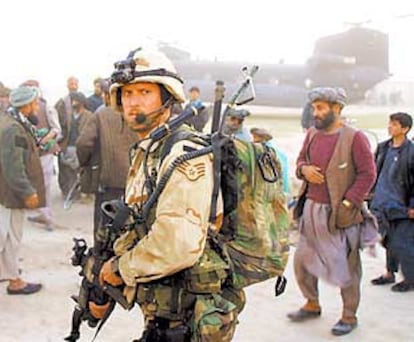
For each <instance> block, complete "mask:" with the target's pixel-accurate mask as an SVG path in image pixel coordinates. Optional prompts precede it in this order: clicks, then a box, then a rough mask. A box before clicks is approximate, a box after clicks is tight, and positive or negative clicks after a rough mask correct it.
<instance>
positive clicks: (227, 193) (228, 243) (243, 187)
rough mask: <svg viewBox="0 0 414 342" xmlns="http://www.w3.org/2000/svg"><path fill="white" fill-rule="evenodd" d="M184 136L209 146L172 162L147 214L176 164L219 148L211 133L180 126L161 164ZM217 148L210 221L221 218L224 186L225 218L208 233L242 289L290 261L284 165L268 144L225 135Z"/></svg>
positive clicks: (275, 273) (163, 152)
mask: <svg viewBox="0 0 414 342" xmlns="http://www.w3.org/2000/svg"><path fill="white" fill-rule="evenodd" d="M181 140H189V141H192V142H194V143H197V144H200V145H202V146H204V147H203V148H201V149H200V150H196V151H191V152H188V153H187V154H184V155H183V156H180V157H178V158H177V160H175V161H174V162H173V163H172V164H171V166H170V167H169V169H168V170H167V171H166V172H165V174H164V175H163V176H162V177H161V179H160V181H159V183H158V184H157V185H156V187H155V189H154V192H153V193H152V194H151V196H150V198H149V199H148V201H147V202H146V204H145V205H144V209H143V213H144V215H143V216H144V218H145V217H148V214H146V213H149V212H150V211H151V209H152V208H153V207H154V206H155V203H156V201H157V200H158V197H159V195H160V194H161V192H162V191H163V189H164V187H165V185H166V183H167V182H168V179H169V177H170V176H171V174H172V172H173V171H174V169H175V168H176V167H177V166H179V165H180V164H181V163H183V162H185V161H187V160H189V159H194V158H198V157H200V156H202V155H205V154H209V153H212V152H213V150H214V144H212V142H211V137H209V136H202V135H200V134H198V133H194V132H192V131H188V130H180V129H179V130H177V131H176V132H173V133H172V134H171V135H170V136H169V137H168V138H167V139H166V141H165V143H164V144H163V147H162V150H161V151H160V157H159V159H160V162H162V161H163V160H164V158H165V156H166V155H168V153H169V152H170V151H171V148H172V146H173V145H174V144H175V143H176V142H178V141H181ZM217 146H219V149H220V152H219V153H220V156H221V158H220V161H219V163H215V162H213V163H214V168H215V170H214V172H215V183H216V184H215V185H216V186H215V191H214V192H213V194H212V199H211V213H210V222H216V205H217V198H218V193H219V190H221V193H222V196H223V204H224V208H223V209H224V210H223V214H224V217H223V224H222V226H221V228H220V230H219V231H218V232H212V231H210V232H209V237H210V244H212V245H215V247H217V249H218V250H220V254H221V255H222V256H223V257H224V258H225V259H226V261H227V262H228V263H229V268H230V278H229V280H230V281H231V283H232V286H233V287H234V288H236V289H242V288H244V287H246V286H248V285H252V284H255V283H258V282H262V281H265V280H267V279H270V278H273V277H276V276H281V275H282V274H283V272H284V270H285V267H286V264H287V260H288V255H289V239H288V227H289V216H288V211H287V205H286V198H285V195H284V193H283V185H282V178H281V164H280V162H279V160H278V159H277V156H276V152H275V151H274V150H273V149H271V148H270V147H268V146H266V145H265V144H261V143H251V142H245V141H241V140H238V139H234V138H229V137H224V136H223V137H220V144H219V145H216V148H217ZM217 168H219V170H218V169H217ZM217 171H219V172H217ZM217 245H218V246H217Z"/></svg>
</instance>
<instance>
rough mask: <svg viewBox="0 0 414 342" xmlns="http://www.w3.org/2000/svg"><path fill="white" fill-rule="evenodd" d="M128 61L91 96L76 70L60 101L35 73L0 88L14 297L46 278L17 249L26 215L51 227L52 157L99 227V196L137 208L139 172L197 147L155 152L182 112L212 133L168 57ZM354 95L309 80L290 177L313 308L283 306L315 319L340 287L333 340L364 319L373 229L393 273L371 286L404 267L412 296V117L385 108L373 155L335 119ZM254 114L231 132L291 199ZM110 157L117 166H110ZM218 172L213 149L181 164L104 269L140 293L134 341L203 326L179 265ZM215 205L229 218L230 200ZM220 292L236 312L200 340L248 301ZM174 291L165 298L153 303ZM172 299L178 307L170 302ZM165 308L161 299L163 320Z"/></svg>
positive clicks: (0, 241) (143, 182)
mask: <svg viewBox="0 0 414 342" xmlns="http://www.w3.org/2000/svg"><path fill="white" fill-rule="evenodd" d="M134 58H135V62H136V66H135V67H136V69H135V70H134V73H133V74H132V77H131V78H130V79H128V80H127V81H122V82H121V81H119V82H117V81H116V80H115V81H112V82H110V81H109V80H108V79H100V78H98V79H96V80H94V82H93V85H94V94H93V95H92V96H90V97H86V96H85V95H84V94H83V93H81V92H79V89H78V88H79V84H78V80H77V79H76V78H75V77H70V78H69V79H68V80H67V88H68V94H67V95H65V96H64V97H62V98H61V99H59V101H58V102H57V103H56V104H55V105H54V106H50V104H48V103H47V102H46V100H45V99H43V98H42V95H41V90H40V89H41V87H40V85H39V83H38V82H37V81H35V80H28V81H25V82H24V83H22V84H21V85H20V86H19V87H18V88H16V89H13V90H11V91H10V90H9V89H7V88H6V87H5V86H3V85H2V86H1V87H0V222H1V226H0V279H1V280H6V281H8V282H9V284H8V286H7V293H8V294H10V295H18V294H32V293H35V292H38V291H39V290H40V289H41V284H37V283H29V282H26V281H25V280H23V279H22V278H21V276H20V274H19V265H18V254H17V251H18V247H19V245H20V243H21V240H22V234H23V220H24V210H26V209H31V210H32V214H31V216H29V217H28V220H29V221H31V222H36V223H40V224H42V225H44V227H45V229H47V230H53V229H54V217H53V213H52V209H51V184H52V181H53V179H54V178H53V175H54V158H55V157H56V156H57V158H58V184H59V188H60V191H61V193H62V196H63V198H66V197H67V196H68V195H69V193H70V191H71V189H72V188H73V186H74V185H75V184H76V183H77V182H79V183H80V193H78V194H75V197H76V196H77V197H79V198H81V199H82V198H89V197H90V195H91V194H93V195H94V196H93V197H94V199H95V205H94V232H95V233H96V231H97V229H98V227H99V226H100V225H102V224H103V223H105V220H107V218H106V217H105V216H103V215H102V212H101V210H100V208H101V204H102V203H103V202H104V201H108V200H112V199H117V198H121V197H124V199H125V202H126V204H127V205H129V206H130V207H131V208H132V207H134V208H135V207H139V208H142V206H143V205H144V204H145V201H146V200H147V199H148V197H149V196H150V195H151V193H152V188H151V186H152V185H151V184H148V177H147V175H146V174H145V173H146V167H147V165H150V167H151V174H152V175H153V178H152V179H153V181H154V182H155V181H156V180H157V176H158V175H160V174H162V173H164V172H166V170H167V168H168V166H169V165H170V164H169V163H172V162H173V161H174V160H175V159H176V158H177V157H179V156H181V155H183V153H184V152H188V151H197V150H198V149H200V146H199V145H197V144H196V143H194V142H192V141H186V142H185V143H183V142H182V141H181V142H180V141H179V142H177V143H176V144H174V146H172V147H171V146H170V147H169V150H168V151H167V152H165V155H163V156H162V157H161V158H160V154H161V155H162V154H163V153H164V149H163V148H162V147H160V146H158V145H155V146H154V145H153V144H151V143H150V139H149V137H150V133H151V132H153V131H154V130H155V129H156V128H158V127H160V126H162V125H164V124H166V123H168V121H169V120H170V118H171V117H174V116H175V115H176V113H177V112H180V111H181V109H183V108H186V106H196V107H197V108H199V110H200V114H202V115H200V116H199V117H196V118H193V119H191V120H188V121H187V124H188V125H189V126H192V129H193V130H194V131H198V132H202V131H203V130H205V127H206V124H207V122H208V121H209V120H210V116H211V115H210V113H209V108H208V106H207V105H205V104H203V103H202V102H201V99H200V91H199V89H198V88H197V87H192V88H191V89H190V92H189V98H190V100H189V101H188V102H186V98H185V94H184V90H183V89H184V88H183V83H182V80H181V78H180V77H179V75H178V74H177V72H176V70H175V68H174V66H173V65H172V63H171V62H170V61H169V60H168V59H167V58H166V57H165V56H163V55H162V54H160V53H158V52H157V53H155V52H146V51H145V50H139V51H137V52H136V56H135V57H134ZM160 70H163V71H162V72H161V71H160ZM346 100H347V97H346V93H345V91H344V90H343V89H340V88H331V87H324V88H315V89H313V90H312V91H311V92H310V93H309V103H308V105H307V108H306V112H307V113H310V112H312V114H311V120H307V123H308V122H311V123H309V125H308V124H306V129H307V130H306V137H305V140H304V143H303V146H302V148H301V151H300V153H299V156H298V158H297V162H296V175H297V177H298V178H299V179H300V180H302V181H303V185H302V188H301V190H300V193H299V195H298V202H297V205H296V208H295V213H294V214H295V218H296V219H297V220H298V221H299V233H300V239H299V243H298V245H297V249H296V251H295V256H294V271H295V276H296V280H297V283H298V285H299V288H300V290H301V292H302V294H303V296H304V298H305V299H306V303H305V304H304V305H303V306H302V307H301V308H299V309H298V310H297V311H295V312H292V313H289V314H288V318H289V319H290V320H292V321H294V322H303V321H305V320H308V319H315V318H318V317H320V316H321V313H322V308H321V305H320V303H319V293H318V279H323V280H325V281H327V282H328V283H330V284H333V285H335V286H338V287H339V288H340V290H341V296H342V301H343V311H342V314H341V316H340V319H339V320H338V322H337V323H336V324H335V325H334V326H333V327H332V330H331V331H332V334H334V335H344V334H348V333H350V332H351V331H352V330H354V329H355V328H356V327H357V323H358V320H357V309H358V305H359V302H360V296H361V293H360V283H361V260H360V249H361V248H363V247H368V248H369V249H370V250H371V251H372V250H373V249H374V246H375V244H376V243H377V242H378V234H377V229H378V227H379V233H380V237H381V238H380V239H381V243H382V244H383V246H384V247H385V248H386V251H387V264H386V273H385V274H383V275H381V276H379V277H378V278H376V279H373V280H372V284H374V285H385V284H391V283H394V282H395V281H396V278H395V274H396V272H398V270H399V269H401V272H402V275H403V278H404V279H403V281H401V282H399V283H397V284H395V285H393V286H392V288H391V289H392V291H396V292H407V291H410V290H414V221H413V220H414V146H413V143H412V142H411V141H410V140H409V139H407V133H408V132H409V131H410V129H411V127H412V117H411V116H410V115H409V114H407V113H394V114H392V115H390V117H389V125H388V130H389V134H390V139H389V140H387V141H384V142H382V143H381V144H380V145H379V146H378V149H377V152H376V154H375V155H373V154H372V153H371V150H370V146H369V142H368V140H367V138H366V137H365V135H364V134H363V133H362V132H361V131H358V130H355V129H353V128H351V127H348V126H347V125H345V124H344V123H343V121H342V120H341V112H342V109H343V108H344V106H345V105H346ZM174 106H175V111H174ZM177 106H178V110H177ZM180 108H181V109H180ZM249 115H250V112H249V111H248V110H246V109H231V110H230V111H229V112H228V113H227V117H226V122H225V129H224V133H225V134H226V135H228V136H231V137H233V138H234V139H240V140H244V141H251V142H255V143H262V144H265V145H266V146H267V147H268V148H270V149H272V150H273V151H274V152H275V153H276V155H277V156H278V159H279V161H280V163H281V166H282V183H283V191H284V192H285V193H286V194H288V193H290V188H289V183H290V182H289V171H288V169H289V165H288V160H287V156H286V154H285V153H284V152H283V151H282V150H280V149H279V148H278V146H277V144H276V143H275V140H274V139H273V136H272V134H271V133H270V132H269V131H268V130H266V129H264V128H252V129H251V130H248V129H247V127H245V125H244V121H245V119H246V117H248V116H249ZM304 127H305V126H304ZM131 146H133V148H132V150H131V151H130V147H131ZM160 151H161V152H160ZM143 163H147V164H145V165H144V164H143ZM112 165H116V166H117V172H116V173H114V172H113V170H112ZM213 173H214V172H213V163H212V160H211V158H210V157H209V156H208V155H205V156H202V157H199V158H198V159H197V161H196V162H195V161H191V160H190V161H188V162H187V163H186V164H184V166H182V167H180V168H178V171H177V172H175V173H173V174H172V176H171V177H170V179H169V181H168V184H167V186H166V189H165V191H164V192H163V194H162V195H161V196H160V197H159V198H158V200H157V203H156V210H155V211H154V212H153V213H152V217H151V222H150V223H148V225H149V226H150V228H151V229H150V230H149V231H148V232H147V233H146V234H145V236H144V237H140V239H139V242H138V243H137V242H136V241H137V237H136V236H131V235H130V234H129V235H126V236H122V237H121V238H120V239H119V240H118V241H117V243H116V245H115V250H116V255H117V256H116V257H115V258H112V259H110V260H108V261H107V262H106V263H105V264H104V266H103V267H102V270H101V271H100V279H101V281H102V282H105V283H108V284H111V285H113V286H118V285H119V284H125V285H126V286H128V287H131V288H135V287H136V286H138V287H137V290H136V291H137V301H138V304H139V305H140V306H141V308H142V311H143V314H144V316H145V323H146V330H145V332H144V335H143V338H142V339H141V340H140V341H190V340H193V338H194V336H193V335H194V334H196V332H194V331H193V330H191V329H190V328H189V326H188V319H189V316H191V315H193V314H194V312H195V311H196V309H195V307H197V310H198V309H200V308H199V307H198V305H202V304H200V303H201V302H200V303H199V302H198V300H199V298H198V297H197V298H196V299H195V298H194V296H192V295H191V293H188V292H186V291H185V289H183V288H182V287H180V286H181V285H180V284H181V283H180V282H179V281H178V279H179V275H180V274H181V273H180V272H181V271H183V270H185V269H188V268H191V267H193V266H194V265H195V264H196V262H197V261H198V260H199V258H201V257H202V256H203V255H204V254H203V253H204V249H203V246H204V244H205V241H206V238H207V231H208V227H209V225H210V224H211V222H209V213H210V202H209V201H206V200H205V196H206V195H205V194H206V193H212V192H213V187H214V184H213V183H214V182H213ZM150 179H151V178H150ZM88 196H89V197H88ZM219 203H221V202H220V201H219ZM367 203H368V205H369V209H370V210H369V209H368V207H367ZM220 206H221V207H220ZM217 211H218V213H222V211H223V208H222V204H220V205H218V208H217ZM219 216H220V215H218V217H219ZM219 225H220V224H219V223H217V226H218V228H219ZM221 286H222V289H221V292H220V293H219V294H220V296H221V297H220V300H222V301H226V303H227V302H228V303H230V304H231V305H235V307H236V309H235V310H232V311H231V315H230V314H229V316H226V317H225V318H226V319H229V320H230V321H228V322H221V321H220V324H221V325H220V329H219V331H217V330H214V329H213V328H211V329H212V330H211V331H210V330H208V331H204V332H202V334H206V336H208V334H211V336H213V339H212V340H217V341H218V340H220V341H229V340H231V338H232V336H233V333H234V329H235V325H236V322H237V315H238V314H239V313H240V312H241V310H242V309H243V306H244V301H245V298H244V294H243V292H242V291H240V290H238V289H235V288H232V287H231V286H230V285H228V284H227V283H223V284H221ZM177 287H178V289H177ZM144 290H145V291H147V292H146V295H144V294H143V292H142V291H144ZM145 291H144V292H145ZM167 292H168V293H169V295H171V296H172V297H171V298H172V299H171V301H169V300H168V301H167V302H168V303H167V302H165V303H164V302H163V303H159V302H160V301H161V300H163V298H164V297H162V296H164V295H165V293H167ZM210 295H211V294H210ZM216 295H218V294H215V296H216ZM157 296H160V297H157ZM173 296H175V297H173ZM177 296H179V297H177ZM214 298H215V299H217V298H218V297H214ZM175 300H176V301H177V302H176V305H178V303H179V305H180V308H179V309H180V310H181V311H180V310H178V311H177V307H175V308H174V307H173V306H174V305H173V304H174V302H175ZM157 301H158V302H157ZM154 303H155V304H157V305H158V306H157V305H155V304H154ZM216 304H217V303H216ZM160 305H164V307H163V310H164V311H165V312H164V311H163V313H162V314H160ZM217 305H218V304H217ZM90 310H91V312H92V314H93V315H94V316H95V317H96V318H98V319H100V318H102V317H104V315H105V313H106V311H107V310H108V307H107V306H103V305H99V303H94V302H91V303H90ZM174 310H175V311H174ZM223 321H224V318H223ZM209 329H210V328H209ZM171 336H175V337H174V338H178V337H177V336H179V338H180V339H173V337H171ZM203 336H204V335H203ZM206 336H204V337H206ZM145 338H146V339H145ZM214 338H216V339H214Z"/></svg>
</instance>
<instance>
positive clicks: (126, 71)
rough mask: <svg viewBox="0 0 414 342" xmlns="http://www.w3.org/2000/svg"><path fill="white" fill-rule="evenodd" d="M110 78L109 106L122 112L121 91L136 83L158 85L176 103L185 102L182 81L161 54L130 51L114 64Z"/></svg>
mask: <svg viewBox="0 0 414 342" xmlns="http://www.w3.org/2000/svg"><path fill="white" fill-rule="evenodd" d="M114 66H115V71H114V72H113V73H112V76H111V87H110V97H111V105H112V107H114V109H115V110H117V111H118V112H122V103H121V89H122V87H123V86H124V85H126V84H132V83H138V82H150V83H158V84H161V85H163V86H164V87H165V89H166V90H167V91H168V92H169V93H170V94H171V95H172V96H173V98H174V100H175V101H176V102H178V103H183V102H184V101H185V94H184V87H183V83H184V81H183V80H182V79H181V77H180V76H179V75H178V74H177V71H176V69H175V67H174V65H173V64H172V62H171V61H170V60H169V59H168V58H167V57H166V56H165V55H164V54H163V53H161V52H159V51H156V50H151V49H145V48H138V49H136V50H134V51H131V52H130V53H129V55H128V57H127V59H126V60H123V61H119V62H116V63H115V64H114Z"/></svg>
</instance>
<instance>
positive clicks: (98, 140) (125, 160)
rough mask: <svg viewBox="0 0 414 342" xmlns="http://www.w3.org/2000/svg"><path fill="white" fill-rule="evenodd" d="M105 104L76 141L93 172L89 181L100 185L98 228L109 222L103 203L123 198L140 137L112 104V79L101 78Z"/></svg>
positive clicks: (83, 162)
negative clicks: (133, 149) (132, 154)
mask: <svg viewBox="0 0 414 342" xmlns="http://www.w3.org/2000/svg"><path fill="white" fill-rule="evenodd" d="M101 89H102V91H103V94H104V98H105V106H104V107H101V108H98V110H97V111H96V113H95V115H93V116H92V117H91V118H90V119H89V120H88V121H87V122H86V124H85V127H84V129H83V130H82V132H81V133H80V135H79V138H78V140H77V142H76V152H77V155H78V158H79V164H80V166H81V167H83V168H84V169H88V170H89V171H87V173H90V174H91V176H90V177H88V178H89V180H90V181H89V183H90V184H91V185H93V186H95V185H96V188H94V189H91V190H93V191H94V192H95V211H94V231H96V229H97V228H98V227H99V225H102V224H105V223H106V221H105V218H106V216H103V215H102V210H101V204H102V202H104V201H109V200H113V199H117V198H121V197H122V196H123V195H124V193H125V183H126V177H127V173H128V168H129V154H128V152H129V148H130V147H131V146H132V144H133V143H134V142H135V141H136V140H137V137H136V134H135V133H134V132H133V131H131V130H130V129H128V128H127V127H125V125H124V123H123V121H122V117H121V115H120V114H119V113H116V112H115V111H114V110H113V109H112V107H110V99H109V82H108V81H106V80H101Z"/></svg>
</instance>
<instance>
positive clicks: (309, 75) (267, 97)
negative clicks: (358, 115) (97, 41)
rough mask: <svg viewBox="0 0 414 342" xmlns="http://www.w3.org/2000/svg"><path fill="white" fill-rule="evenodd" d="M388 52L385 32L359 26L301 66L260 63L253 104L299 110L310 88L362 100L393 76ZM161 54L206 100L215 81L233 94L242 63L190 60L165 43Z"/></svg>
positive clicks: (327, 41)
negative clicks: (336, 90) (331, 90)
mask: <svg viewBox="0 0 414 342" xmlns="http://www.w3.org/2000/svg"><path fill="white" fill-rule="evenodd" d="M388 48H389V46H388V35H387V34H385V33H383V32H381V31H378V30H375V29H370V28H365V27H362V26H361V25H354V26H353V27H351V28H349V29H348V30H346V31H344V32H341V33H337V34H333V35H329V36H325V37H322V38H319V39H318V40H317V41H316V42H315V44H314V50H313V54H312V55H311V56H310V57H309V58H308V59H307V61H306V62H305V63H304V64H302V65H288V64H285V63H284V62H283V61H280V62H279V63H273V64H272V63H267V64H261V65H260V69H259V72H258V73H257V74H256V76H255V89H256V99H255V104H256V105H264V106H277V107H301V106H303V105H304V104H305V103H306V100H307V94H308V92H309V90H310V89H311V88H313V87H317V86H336V87H343V88H344V89H345V90H346V92H347V94H348V99H349V102H350V103H355V102H358V101H361V100H363V99H364V98H365V93H366V92H367V90H369V89H371V88H372V87H374V86H375V85H376V84H377V83H379V82H381V81H383V80H385V79H387V78H388V77H389V76H390V75H391V74H390V72H389V60H388ZM159 50H160V51H162V52H164V53H165V54H166V55H167V56H168V57H169V58H170V59H172V60H173V61H174V64H175V66H176V68H177V70H178V72H179V73H180V75H182V76H183V78H184V79H185V80H186V85H187V87H188V88H190V87H192V86H196V87H198V88H199V89H200V92H201V94H202V97H203V99H205V100H206V101H213V99H214V89H215V84H216V81H217V80H221V81H223V82H224V84H225V87H226V93H227V94H231V93H232V92H234V90H235V89H236V87H237V84H238V82H239V80H240V76H241V75H240V70H241V69H242V67H243V66H244V64H243V63H241V62H224V61H207V60H192V59H191V54H190V53H189V52H188V51H185V50H182V49H179V48H177V47H175V46H172V45H170V44H167V43H161V44H160V46H159ZM188 88H187V90H188ZM224 100H226V98H225V99H224Z"/></svg>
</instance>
